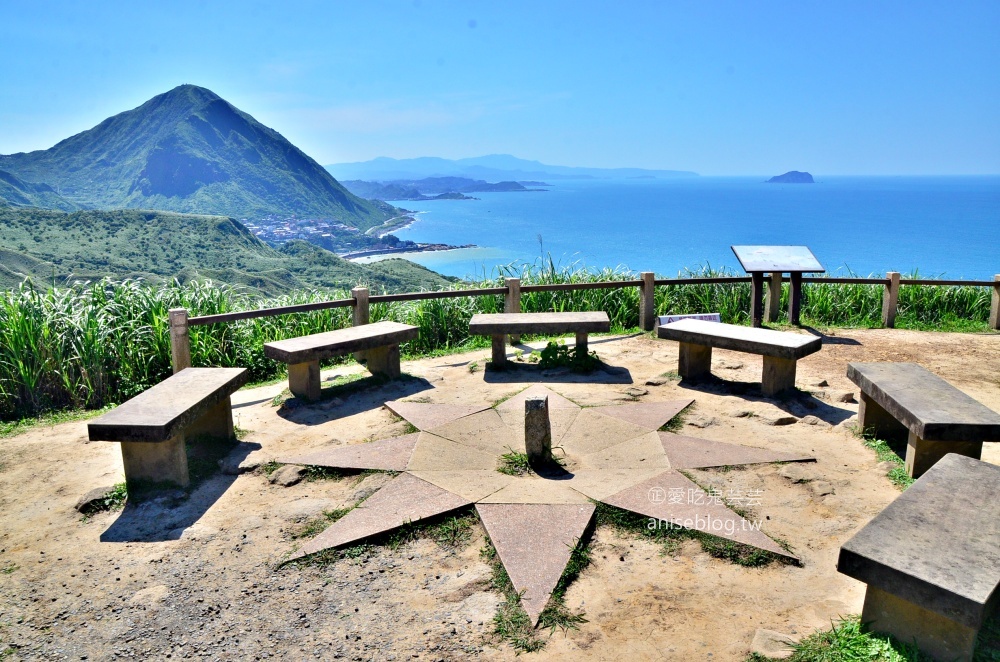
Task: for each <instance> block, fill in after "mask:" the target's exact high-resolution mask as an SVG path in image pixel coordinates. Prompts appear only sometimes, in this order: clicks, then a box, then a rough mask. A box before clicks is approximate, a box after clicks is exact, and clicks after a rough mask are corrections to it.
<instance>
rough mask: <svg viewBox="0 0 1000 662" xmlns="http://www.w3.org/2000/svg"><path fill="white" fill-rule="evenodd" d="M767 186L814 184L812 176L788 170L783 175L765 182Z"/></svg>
mask: <svg viewBox="0 0 1000 662" xmlns="http://www.w3.org/2000/svg"><path fill="white" fill-rule="evenodd" d="M766 183H767V184H815V183H816V182H814V181H813V176H812V175H810V174H809V173H808V172H799V171H798V170H789V171H788V172H786V173H785V174H783V175H776V176H774V177H772V178H771V179H769V180H767V182H766Z"/></svg>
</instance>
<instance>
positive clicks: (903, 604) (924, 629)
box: [861, 585, 978, 660]
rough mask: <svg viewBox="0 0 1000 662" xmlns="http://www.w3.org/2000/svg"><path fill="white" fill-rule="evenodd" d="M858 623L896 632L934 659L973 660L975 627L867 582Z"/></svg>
mask: <svg viewBox="0 0 1000 662" xmlns="http://www.w3.org/2000/svg"><path fill="white" fill-rule="evenodd" d="M861 622H862V623H867V624H869V625H868V628H869V629H870V630H872V631H875V632H885V633H887V634H892V635H895V636H896V637H897V638H898V639H900V640H901V641H905V642H907V643H909V642H912V641H915V642H916V644H917V646H918V647H919V648H920V650H921V651H922V652H924V653H927V654H928V655H930V656H931V657H933V658H934V659H936V660H972V653H973V651H974V650H975V647H976V635H977V634H978V630H976V629H973V628H970V627H968V626H966V625H963V624H962V623H959V622H957V621H953V620H951V619H950V618H947V617H945V616H942V615H941V614H939V613H937V612H935V611H931V610H929V609H924V608H923V607H921V606H920V605H917V604H914V603H912V602H910V601H909V600H904V599H903V598H900V597H897V596H895V595H893V594H891V593H887V592H886V591H883V590H882V589H879V588H875V587H874V586H871V585H869V586H868V590H867V592H866V593H865V606H864V607H863V608H862V611H861Z"/></svg>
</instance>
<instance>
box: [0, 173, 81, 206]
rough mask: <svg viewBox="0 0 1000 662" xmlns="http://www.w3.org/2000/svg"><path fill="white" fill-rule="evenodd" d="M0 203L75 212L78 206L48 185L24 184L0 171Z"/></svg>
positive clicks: (19, 179)
mask: <svg viewBox="0 0 1000 662" xmlns="http://www.w3.org/2000/svg"><path fill="white" fill-rule="evenodd" d="M0 201H6V202H7V203H8V204H10V205H13V206H16V207H41V208H44V209H58V210H60V211H76V210H78V209H80V206H79V205H76V204H73V203H72V202H70V201H69V200H67V199H66V198H64V197H62V196H61V195H59V194H58V193H56V192H55V191H54V190H52V187H51V186H49V185H48V184H35V183H33V182H26V181H24V180H23V179H21V178H20V177H18V176H17V175H15V174H14V173H11V172H6V171H4V170H0Z"/></svg>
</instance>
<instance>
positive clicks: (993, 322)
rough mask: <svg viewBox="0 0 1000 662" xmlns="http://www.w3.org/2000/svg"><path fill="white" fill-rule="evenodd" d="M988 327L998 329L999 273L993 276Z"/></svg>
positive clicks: (999, 324)
mask: <svg viewBox="0 0 1000 662" xmlns="http://www.w3.org/2000/svg"><path fill="white" fill-rule="evenodd" d="M990 328H991V329H997V330H1000V274H997V275H995V276H993V299H992V300H991V301H990Z"/></svg>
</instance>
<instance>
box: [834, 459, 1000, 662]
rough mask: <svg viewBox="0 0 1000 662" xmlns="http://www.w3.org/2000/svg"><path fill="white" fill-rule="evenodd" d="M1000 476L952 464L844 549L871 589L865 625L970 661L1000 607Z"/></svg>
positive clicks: (846, 564) (927, 477)
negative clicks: (985, 625) (984, 626)
mask: <svg viewBox="0 0 1000 662" xmlns="http://www.w3.org/2000/svg"><path fill="white" fill-rule="evenodd" d="M998 494H1000V467H997V466H996V465H993V464H987V463H985V462H980V461H979V460H973V459H971V458H967V457H963V456H961V455H955V454H949V455H946V456H945V457H944V458H943V459H941V461H940V462H938V463H937V464H935V465H934V466H933V467H932V468H931V469H930V471H928V472H927V473H925V474H924V475H923V476H922V477H921V478H920V479H919V480H917V481H916V482H915V483H913V485H911V486H910V487H909V488H908V489H907V490H906V491H905V492H903V493H902V494H900V495H899V496H898V497H897V498H896V500H895V501H893V502H892V503H891V504H889V506H888V507H887V508H886V509H885V510H883V511H882V512H881V513H879V514H878V515H876V516H875V518H874V519H873V520H872V521H871V522H869V523H868V524H867V525H866V526H865V527H864V528H863V529H861V530H860V531H858V532H857V533H856V534H855V535H854V537H853V538H851V539H850V540H848V541H847V542H846V543H844V545H843V546H842V547H841V548H840V558H839V560H838V561H837V570H839V571H840V572H842V573H844V574H845V575H848V576H850V577H853V578H855V579H858V580H860V581H862V582H865V583H866V584H868V589H867V592H866V593H865V604H864V608H863V610H862V612H861V621H862V622H863V623H868V624H869V627H870V628H871V629H873V630H875V631H879V632H887V633H890V634H893V635H895V636H896V637H898V638H899V639H901V640H902V641H905V642H912V641H916V643H917V646H919V647H920V649H921V650H922V651H923V652H925V653H928V654H929V655H931V656H933V657H934V659H939V660H971V659H972V654H973V650H974V648H975V645H976V636H977V633H978V631H979V628H980V627H981V626H982V623H983V621H984V620H986V619H987V618H989V616H990V615H991V614H992V613H993V612H994V611H995V610H996V608H997V605H998V603H1000V590H998V587H1000V500H998V499H997V495H998Z"/></svg>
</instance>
